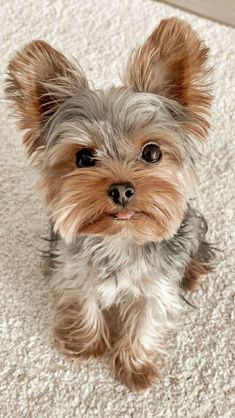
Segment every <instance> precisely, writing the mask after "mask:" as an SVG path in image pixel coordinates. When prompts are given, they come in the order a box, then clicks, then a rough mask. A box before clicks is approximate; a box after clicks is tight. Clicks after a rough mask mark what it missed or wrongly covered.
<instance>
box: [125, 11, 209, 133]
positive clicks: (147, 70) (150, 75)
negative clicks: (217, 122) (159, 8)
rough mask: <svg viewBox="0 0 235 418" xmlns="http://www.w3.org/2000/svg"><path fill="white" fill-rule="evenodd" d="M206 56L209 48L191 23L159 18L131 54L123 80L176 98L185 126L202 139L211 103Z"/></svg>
mask: <svg viewBox="0 0 235 418" xmlns="http://www.w3.org/2000/svg"><path fill="white" fill-rule="evenodd" d="M207 57H208V48H206V47H205V46H204V44H203V42H202V41H200V40H199V38H198V36H197V34H196V32H194V31H193V30H192V28H191V26H190V25H188V24H187V23H186V22H182V21H181V20H179V19H177V18H170V19H166V20H162V21H161V23H160V25H159V26H158V27H157V29H156V30H155V31H154V32H153V33H152V34H151V35H150V37H149V38H148V39H147V41H146V42H145V43H144V45H143V46H142V47H141V48H139V49H138V50H137V51H135V52H134V54H133V55H132V57H131V59H130V62H129V65H128V68H127V71H126V74H125V81H126V84H128V85H131V86H132V87H133V89H135V90H137V91H148V92H151V93H157V94H161V95H163V96H165V97H169V98H170V99H175V100H177V101H179V102H180V103H181V104H182V105H183V106H185V107H186V108H187V109H188V119H189V120H188V122H187V123H186V124H185V128H187V129H188V130H189V131H190V132H191V133H194V134H195V135H196V136H198V137H200V138H205V136H206V134H207V132H208V128H209V123H208V114H209V113H208V111H209V108H210V104H211V95H210V93H209V88H208V87H209V85H208V82H207V76H208V71H209V70H208V68H207V66H206V62H207ZM192 121H194V123H191V122H192Z"/></svg>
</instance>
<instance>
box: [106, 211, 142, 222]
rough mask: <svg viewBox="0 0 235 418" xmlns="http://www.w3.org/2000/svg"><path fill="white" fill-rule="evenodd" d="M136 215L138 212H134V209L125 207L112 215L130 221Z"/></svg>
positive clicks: (114, 217) (119, 219) (116, 218)
mask: <svg viewBox="0 0 235 418" xmlns="http://www.w3.org/2000/svg"><path fill="white" fill-rule="evenodd" d="M135 215H136V212H134V211H133V210H128V209H123V210H120V211H118V212H116V213H114V214H112V215H110V216H111V218H113V219H114V220H116V221H129V220H130V219H132V218H133V217H134V216H135Z"/></svg>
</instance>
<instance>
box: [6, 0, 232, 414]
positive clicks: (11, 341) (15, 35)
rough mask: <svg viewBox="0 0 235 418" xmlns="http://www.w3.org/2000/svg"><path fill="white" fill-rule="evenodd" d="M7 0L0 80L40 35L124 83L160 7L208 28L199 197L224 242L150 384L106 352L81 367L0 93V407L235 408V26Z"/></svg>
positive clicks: (118, 8)
mask: <svg viewBox="0 0 235 418" xmlns="http://www.w3.org/2000/svg"><path fill="white" fill-rule="evenodd" d="M0 10H1V13H0V28H1V34H0V37H1V43H0V48H1V55H0V56H1V83H2V82H3V80H4V73H5V72H6V66H7V63H8V60H9V59H10V57H11V56H12V54H13V53H14V52H15V51H16V50H18V48H20V47H22V46H23V45H24V43H25V42H28V41H29V40H31V39H34V38H41V39H45V40H46V41H48V42H50V43H52V45H54V46H55V47H57V48H59V49H61V50H62V52H64V53H65V54H67V55H68V56H74V57H76V58H77V59H78V60H79V61H80V63H81V65H82V66H83V67H84V69H85V71H86V72H87V74H88V78H89V79H91V80H93V81H94V84H95V86H96V87H104V86H107V85H109V84H111V83H115V84H116V83H118V72H119V73H120V72H121V70H122V68H123V66H124V63H125V61H126V59H127V56H128V52H129V51H130V50H131V49H132V48H133V47H134V46H136V45H137V44H140V42H142V41H143V39H144V38H145V37H146V36H147V35H148V34H149V33H150V32H151V30H152V29H153V28H154V27H155V26H156V25H157V24H158V23H159V21H160V20H161V19H162V18H166V17H169V16H174V15H175V16H178V17H181V18H184V19H186V20H187V21H188V22H190V23H191V24H192V25H193V26H194V28H196V29H197V30H198V31H199V33H200V34H201V37H202V38H204V39H205V41H206V43H207V44H208V46H209V47H210V49H211V62H212V64H213V65H214V67H215V72H214V79H215V89H214V94H215V100H214V104H213V115H212V129H211V132H210V138H209V145H208V148H207V149H206V150H205V152H203V154H202V155H201V160H200V161H199V162H198V175H199V183H200V184H199V193H198V194H197V196H195V206H196V207H198V208H199V209H200V210H202V211H203V212H204V214H205V216H206V218H207V219H208V222H209V238H210V240H211V241H213V242H216V243H217V245H218V246H219V247H220V249H221V253H220V254H218V269H217V271H216V272H215V273H213V274H211V275H210V277H209V278H207V279H206V280H205V282H204V283H203V285H202V288H201V289H200V290H199V291H197V292H195V293H193V294H192V295H190V296H189V298H190V301H191V302H192V303H193V304H194V305H195V306H196V308H195V309H193V308H191V307H190V306H188V307H187V310H186V313H185V315H184V317H183V326H182V329H181V331H180V332H179V335H178V337H177V339H175V340H174V346H175V348H174V350H173V351H172V353H171V354H170V356H169V357H168V358H167V359H166V366H165V369H164V371H163V375H162V377H161V379H160V380H159V381H158V382H156V384H155V385H154V387H153V388H151V389H150V390H148V391H146V392H145V393H143V394H139V395H135V394H132V393H130V392H129V391H128V390H127V389H126V388H125V387H124V386H121V385H120V384H119V383H118V382H117V381H116V380H115V378H114V377H113V374H112V372H111V371H110V368H109V365H108V364H107V362H106V361H104V360H100V361H95V360H93V361H89V362H87V363H86V364H83V365H82V366H81V367H80V369H78V368H77V367H76V366H75V365H74V364H72V363H70V362H69V361H68V360H66V359H65V358H64V357H63V355H61V354H60V353H58V352H57V350H56V349H55V348H54V346H53V341H52V336H51V323H52V295H51V292H50V290H49V285H48V283H47V280H46V279H45V278H43V275H42V272H41V266H40V256H39V251H38V249H39V248H41V249H42V248H45V243H44V242H43V241H42V240H41V238H40V237H41V236H46V235H47V234H48V219H47V214H46V211H45V210H44V208H43V207H42V204H41V201H40V197H39V196H38V194H37V192H36V191H34V190H33V184H34V182H35V174H34V172H33V171H32V169H31V168H30V167H29V164H28V162H27V161H26V158H25V155H24V151H23V149H22V146H21V135H20V134H19V133H18V132H17V130H16V128H15V124H14V121H13V119H12V118H10V117H9V114H10V112H9V110H8V111H7V106H6V103H5V101H4V100H3V93H1V112H0V118H1V120H0V126H1V135H0V141H1V164H0V179H1V190H0V193H1V196H0V199H1V200H0V202H1V203H0V205H1V227H0V237H1V251H0V257H1V281H0V290H1V296H0V314H1V323H0V332H1V349H0V350H1V352H0V363H1V365H0V379H1V380H0V417H4V418H21V417H27V418H30V417H32V418H36V417H37V418H44V417H45V418H46V417H48V418H67V417H68V418H70V417H71V418H75V417H79V418H80V417H82V418H83V417H85V418H91V417H102V418H110V417H113V418H116V417H118V418H124V417H126V418H129V417H134V418H150V417H153V418H199V417H200V418H215V417H220V418H229V417H234V416H235V409H234V403H233V398H234V386H233V383H232V369H233V367H234V347H233V346H232V344H233V343H232V341H233V339H234V338H233V337H234V335H233V334H234V333H233V329H232V326H233V325H232V319H233V313H232V280H233V277H234V190H235V187H234V186H235V184H234V171H233V169H234V159H233V157H234V155H235V149H234V144H235V141H234V135H235V123H234V103H235V100H234V97H235V71H234V68H235V60H234V45H235V32H234V30H233V29H231V28H228V27H224V26H222V25H219V24H217V23H214V22H211V21H209V20H205V19H202V18H198V17H196V16H193V15H190V14H187V13H185V12H182V11H179V10H177V9H174V8H172V7H169V6H166V5H164V4H162V3H159V2H155V1H150V0H132V1H130V0H122V1H116V0H115V1H110V0H99V1H98V0H85V1H80V0H77V1H69V0H53V1H51V0H43V1H39V0H35V1H29V0H11V1H5V0H0Z"/></svg>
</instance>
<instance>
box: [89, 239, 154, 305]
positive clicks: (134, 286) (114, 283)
mask: <svg viewBox="0 0 235 418" xmlns="http://www.w3.org/2000/svg"><path fill="white" fill-rule="evenodd" d="M103 244H108V245H101V246H100V247H99V248H96V251H94V253H93V254H92V256H91V257H90V262H91V264H92V271H93V273H92V274H94V275H95V281H94V283H95V289H96V292H97V295H98V298H99V300H100V303H101V305H102V307H103V308H108V307H109V306H110V305H112V304H113V303H114V302H115V303H118V301H119V300H120V299H122V298H124V297H134V298H139V297H140V296H149V297H150V296H152V293H153V290H154V288H155V287H156V286H155V285H154V283H156V278H158V279H159V278H160V277H161V275H162V272H161V270H160V265H159V259H158V257H157V253H156V254H155V255H156V257H155V258H156V259H155V263H152V262H151V261H150V259H151V258H150V257H149V253H148V251H146V249H145V248H143V247H140V246H137V245H133V243H132V242H128V241H125V242H123V241H122V242H119V243H115V244H114V243H113V242H112V241H111V240H110V241H109V243H103ZM152 251H153V250H152ZM151 255H153V254H151Z"/></svg>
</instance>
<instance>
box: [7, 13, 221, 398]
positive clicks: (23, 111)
mask: <svg viewBox="0 0 235 418" xmlns="http://www.w3.org/2000/svg"><path fill="white" fill-rule="evenodd" d="M207 53H208V50H207V48H206V47H205V46H204V44H203V42H201V41H200V40H199V38H198V36H197V34H196V33H195V32H194V31H193V30H192V28H191V27H190V26H189V25H188V24H186V23H184V22H182V21H180V20H178V19H175V18H171V19H168V20H164V21H162V22H161V23H160V25H159V27H158V28H157V29H156V30H155V31H154V32H153V33H152V35H151V36H150V37H149V38H148V39H147V41H146V42H145V43H144V45H143V46H142V47H140V48H139V49H138V50H137V51H135V52H134V53H133V54H132V55H131V58H130V60H129V63H128V66H127V69H126V72H125V76H124V81H123V85H122V86H121V87H111V88H110V89H108V90H105V91H100V90H94V89H91V88H90V87H89V84H88V82H87V80H86V77H85V75H84V73H83V71H82V70H81V69H80V68H77V67H75V66H74V65H73V64H71V63H70V62H69V61H68V60H67V59H66V58H65V57H64V56H63V55H62V54H61V53H59V52H58V51H56V50H55V49H54V48H52V47H51V46H50V45H48V44H47V43H45V42H43V41H33V42H31V43H30V44H28V45H26V46H25V47H24V49H23V50H22V51H20V52H19V53H17V54H16V56H15V57H14V58H13V59H12V61H11V62H10V64H9V76H8V79H7V82H6V94H7V97H8V98H9V100H10V101H11V102H12V103H13V105H14V107H15V109H16V112H17V115H18V116H19V120H20V127H21V128H22V129H25V130H26V133H25V136H24V143H25V146H26V149H27V151H28V155H29V156H30V157H31V159H32V161H33V163H34V164H35V165H36V166H38V169H39V175H40V181H39V188H40V190H41V192H42V195H43V196H44V199H45V202H46V205H47V207H48V208H49V209H50V212H51V221H52V229H53V234H52V236H53V239H52V245H51V251H50V259H51V260H52V261H53V263H51V270H52V271H53V281H52V283H53V288H54V290H55V293H56V296H57V305H56V314H55V327H54V332H55V338H56V341H57V344H58V346H59V347H60V348H61V350H62V351H63V352H64V353H66V354H68V355H69V356H71V357H73V358H76V359H82V358H87V357H89V356H91V355H93V356H97V355H99V354H102V353H104V352H105V351H108V352H109V353H110V358H111V363H112V365H113V368H114V370H115V373H116V375H117V376H118V378H119V379H120V380H121V382H123V383H124V384H126V385H127V386H128V387H129V388H130V389H131V390H133V391H139V390H142V389H145V388H147V387H149V386H150V385H151V384H152V383H153V381H154V379H155V378H156V376H157V375H158V373H159V371H158V366H157V364H158V363H159V361H158V358H159V354H160V353H161V352H165V351H166V347H167V344H166V337H167V334H168V332H169V331H172V330H175V329H176V327H177V323H178V319H179V317H180V314H181V312H182V309H183V299H182V297H181V289H182V288H184V289H194V288H196V287H197V284H198V279H199V277H200V276H201V275H203V274H205V273H207V272H208V271H210V270H211V259H212V258H213V252H212V250H211V249H210V247H209V244H207V243H206V242H205V240H204V237H205V233H206V227H205V222H204V220H203V218H202V217H201V216H199V215H198V214H197V213H196V212H195V211H194V210H192V209H191V208H190V206H189V199H190V196H191V193H192V190H193V189H194V186H195V184H196V170H195V159H196V158H197V156H198V146H199V144H200V143H201V142H202V141H204V140H205V138H206V134H207V131H208V128H209V122H208V115H209V107H210V101H211V97H210V93H209V88H208V83H207V75H208V71H209V70H208V68H207V65H206V61H207ZM149 143H151V144H157V145H158V146H159V147H160V150H161V155H162V158H161V159H160V160H159V161H158V162H157V163H154V164H153V163H148V162H146V161H144V160H143V158H142V150H143V147H144V146H145V145H146V144H149ZM83 149H89V150H91V151H92V152H93V155H94V158H95V165H91V166H89V167H80V166H77V165H76V156H77V154H78V152H79V151H80V150H83ZM127 182H128V184H131V185H133V190H134V195H133V198H132V199H131V200H130V201H129V202H128V204H126V205H124V204H123V205H120V204H117V203H115V202H114V200H113V199H112V198H110V194H109V193H108V191H109V188H110V186H111V185H113V184H120V183H121V184H125V183H127ZM110 318H111V321H110Z"/></svg>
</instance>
